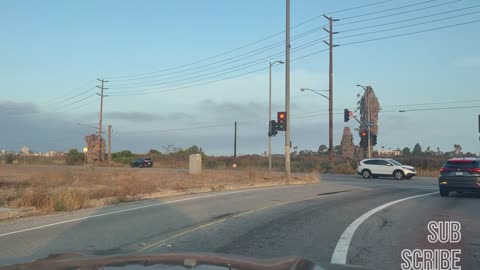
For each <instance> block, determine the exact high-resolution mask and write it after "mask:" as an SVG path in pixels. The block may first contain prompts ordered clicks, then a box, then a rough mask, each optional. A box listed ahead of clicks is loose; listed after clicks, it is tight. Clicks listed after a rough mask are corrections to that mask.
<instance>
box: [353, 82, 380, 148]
mask: <svg viewBox="0 0 480 270" xmlns="http://www.w3.org/2000/svg"><path fill="white" fill-rule="evenodd" d="M364 90H365V91H364V93H363V96H362V97H361V99H360V101H359V102H358V108H357V109H358V110H360V122H362V123H367V122H372V123H373V125H372V126H371V127H370V134H375V135H378V130H379V128H378V112H379V111H380V103H379V102H378V99H377V96H376V95H375V92H374V91H373V88H372V87H371V86H367V87H365V88H364ZM359 97H360V95H359ZM359 131H360V132H362V131H367V130H366V129H365V128H364V127H363V125H360V127H359ZM370 147H371V149H370V151H372V150H373V146H370ZM365 152H367V153H368V149H366V151H365ZM372 152H373V151H372ZM363 154H364V153H363Z"/></svg>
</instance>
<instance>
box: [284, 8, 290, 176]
mask: <svg viewBox="0 0 480 270" xmlns="http://www.w3.org/2000/svg"><path fill="white" fill-rule="evenodd" d="M285 17H286V18H285V21H286V24H285V111H286V117H287V123H286V124H287V126H286V127H285V128H286V130H285V177H286V178H287V180H288V179H290V127H291V124H290V114H291V112H290V0H286V16H285Z"/></svg>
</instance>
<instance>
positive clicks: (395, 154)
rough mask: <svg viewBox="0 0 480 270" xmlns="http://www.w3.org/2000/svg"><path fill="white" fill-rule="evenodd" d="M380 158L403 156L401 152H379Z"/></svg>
mask: <svg viewBox="0 0 480 270" xmlns="http://www.w3.org/2000/svg"><path fill="white" fill-rule="evenodd" d="M377 154H378V156H379V157H396V156H400V155H401V154H402V151H400V150H377Z"/></svg>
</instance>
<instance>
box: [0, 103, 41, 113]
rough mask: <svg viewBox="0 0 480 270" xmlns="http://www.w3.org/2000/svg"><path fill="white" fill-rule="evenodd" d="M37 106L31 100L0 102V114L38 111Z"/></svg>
mask: <svg viewBox="0 0 480 270" xmlns="http://www.w3.org/2000/svg"><path fill="white" fill-rule="evenodd" d="M38 111H39V109H38V106H37V105H35V104H33V103H31V102H14V101H3V102H0V113H2V114H28V113H36V112H38Z"/></svg>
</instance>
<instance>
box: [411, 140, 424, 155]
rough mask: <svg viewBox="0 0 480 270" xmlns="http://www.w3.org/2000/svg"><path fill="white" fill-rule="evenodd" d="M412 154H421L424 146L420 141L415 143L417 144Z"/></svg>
mask: <svg viewBox="0 0 480 270" xmlns="http://www.w3.org/2000/svg"><path fill="white" fill-rule="evenodd" d="M412 154H413V155H421V154H422V147H421V146H420V144H419V143H417V144H415V146H414V147H413V151H412Z"/></svg>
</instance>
